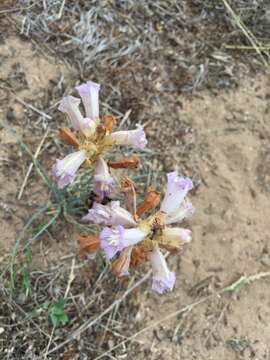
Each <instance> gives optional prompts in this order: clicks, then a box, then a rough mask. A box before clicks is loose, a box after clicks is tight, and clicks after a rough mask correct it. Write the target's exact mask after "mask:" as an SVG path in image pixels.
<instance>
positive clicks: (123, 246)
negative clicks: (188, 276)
mask: <svg viewBox="0 0 270 360" xmlns="http://www.w3.org/2000/svg"><path fill="white" fill-rule="evenodd" d="M125 182H128V184H129V186H130V187H131V188H133V189H134V184H133V183H132V181H131V180H130V179H125ZM192 188H193V183H192V181H191V180H190V179H189V178H185V177H181V176H178V173H177V172H176V171H174V172H171V173H169V174H167V188H166V191H165V195H164V197H163V200H162V202H161V205H160V208H159V210H155V211H153V210H154V209H155V208H156V207H157V205H158V204H159V201H160V193H159V192H158V191H156V190H154V189H150V190H149V191H148V193H147V195H146V197H145V199H144V201H143V202H142V203H141V204H140V205H139V206H138V207H136V206H134V204H136V198H135V197H134V198H133V204H132V205H131V206H130V202H129V208H130V209H135V211H133V213H132V212H130V211H128V210H127V209H125V208H124V207H122V206H121V205H120V202H119V201H111V202H110V203H108V204H106V205H103V204H100V203H94V204H93V206H92V208H91V209H89V211H88V214H87V215H85V216H84V218H83V220H84V221H89V222H92V223H94V224H96V225H103V226H104V227H103V229H102V230H101V232H100V234H99V237H97V236H90V237H88V238H87V237H82V238H81V241H82V242H83V240H85V239H86V238H87V239H88V246H89V249H90V248H91V242H92V243H93V245H94V244H95V245H94V246H93V247H92V249H91V250H92V252H94V251H97V250H98V249H101V250H102V251H103V252H104V254H105V256H106V258H107V260H108V261H110V262H111V266H112V270H113V272H114V273H115V274H116V275H117V276H118V277H123V276H129V268H130V267H132V266H137V265H139V264H140V263H142V262H144V261H146V260H149V261H150V264H151V267H152V274H153V276H152V289H153V290H154V291H156V292H158V293H160V294H163V293H165V292H168V291H171V290H172V289H173V287H174V283H175V273H174V272H172V271H170V270H169V268H168V265H167V262H166V259H165V257H164V254H163V251H164V250H167V251H169V252H180V250H181V249H182V247H183V246H184V244H186V243H189V242H190V241H191V231H190V230H189V229H186V228H182V227H175V226H172V225H173V224H175V223H178V222H181V221H182V220H184V219H187V218H189V217H191V216H192V215H193V213H194V208H193V206H192V204H191V202H190V201H189V200H187V193H188V192H189V191H190V190H191V189H192ZM133 193H135V192H134V191H133ZM127 200H129V199H128V198H127ZM145 214H148V215H147V216H145ZM90 252H91V251H90Z"/></svg>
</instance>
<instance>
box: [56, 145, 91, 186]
mask: <svg viewBox="0 0 270 360" xmlns="http://www.w3.org/2000/svg"><path fill="white" fill-rule="evenodd" d="M85 159H86V151H85V150H79V151H76V152H74V153H71V154H69V155H67V156H66V157H64V159H62V160H59V159H57V160H56V162H55V164H54V166H53V168H52V176H53V178H54V179H55V180H56V181H57V184H58V186H59V188H61V189H62V188H63V187H65V186H66V185H68V184H70V183H72V182H73V180H74V178H75V175H76V172H77V171H78V169H79V167H80V166H81V165H82V164H83V162H84V161H85Z"/></svg>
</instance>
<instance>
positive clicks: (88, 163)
mask: <svg viewBox="0 0 270 360" xmlns="http://www.w3.org/2000/svg"><path fill="white" fill-rule="evenodd" d="M76 90H77V92H78V93H79V95H80V98H81V99H79V98H77V97H74V96H66V97H64V98H63V99H62V100H61V102H60V105H59V107H58V109H59V110H60V111H61V112H63V113H65V114H67V116H68V118H69V121H70V126H71V128H72V129H73V131H72V130H70V129H69V128H61V129H59V135H60V138H61V139H63V140H65V141H66V142H67V143H69V144H71V145H73V146H74V148H75V150H76V151H74V152H72V153H71V154H69V155H67V156H66V157H65V158H64V159H62V160H59V159H57V160H56V162H55V164H54V166H53V168H52V176H53V178H54V179H55V180H56V181H57V184H58V186H59V187H60V188H64V187H65V186H67V185H69V184H70V183H72V182H73V181H74V179H75V176H76V173H77V171H78V169H79V168H80V167H81V166H85V167H88V168H92V169H93V189H94V192H95V193H96V194H97V195H98V196H100V197H101V198H103V197H104V196H109V195H110V194H111V192H112V190H113V184H114V179H113V178H112V176H111V174H110V171H109V167H112V168H121V167H123V168H136V167H137V166H138V165H139V158H138V157H137V156H132V157H130V158H128V159H123V160H121V161H116V162H113V161H110V162H107V161H106V160H105V155H106V153H107V152H109V151H110V150H111V149H112V147H113V146H115V145H124V146H129V147H132V148H134V149H143V148H144V147H145V146H146V144H147V140H146V136H145V133H144V130H143V127H142V126H141V125H137V128H136V129H134V130H126V131H123V130H122V131H115V132H112V129H113V127H114V126H115V125H116V121H115V118H114V116H113V115H111V114H106V115H104V116H103V117H101V116H100V113H99V90H100V85H99V84H97V83H95V82H93V81H87V82H86V83H84V84H82V85H79V86H76ZM81 100H82V103H83V107H84V115H82V113H81V110H80V108H79V106H80V103H81ZM108 165H109V166H108Z"/></svg>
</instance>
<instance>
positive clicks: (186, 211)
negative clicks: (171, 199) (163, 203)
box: [165, 200, 195, 225]
mask: <svg viewBox="0 0 270 360" xmlns="http://www.w3.org/2000/svg"><path fill="white" fill-rule="evenodd" d="M194 212H195V208H194V207H193V205H192V204H191V202H189V201H187V200H183V201H182V203H181V204H180V206H179V207H178V208H177V209H176V210H174V211H173V212H172V213H170V214H169V215H167V214H166V217H165V223H166V224H167V225H169V224H174V223H176V222H180V221H182V220H184V219H188V218H189V217H191V216H192V215H193V214H194Z"/></svg>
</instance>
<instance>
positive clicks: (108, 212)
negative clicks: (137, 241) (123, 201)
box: [83, 201, 136, 226]
mask: <svg viewBox="0 0 270 360" xmlns="http://www.w3.org/2000/svg"><path fill="white" fill-rule="evenodd" d="M83 220H86V221H91V222H93V223H94V224H97V225H99V224H104V225H105V226H112V225H114V226H116V225H127V226H136V221H135V220H134V218H133V216H132V215H131V214H130V212H128V211H127V210H125V209H124V208H122V207H121V206H120V202H119V201H111V202H110V203H109V204H108V205H102V204H99V203H94V205H93V206H92V208H91V209H89V210H88V214H87V215H86V216H84V217H83Z"/></svg>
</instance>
